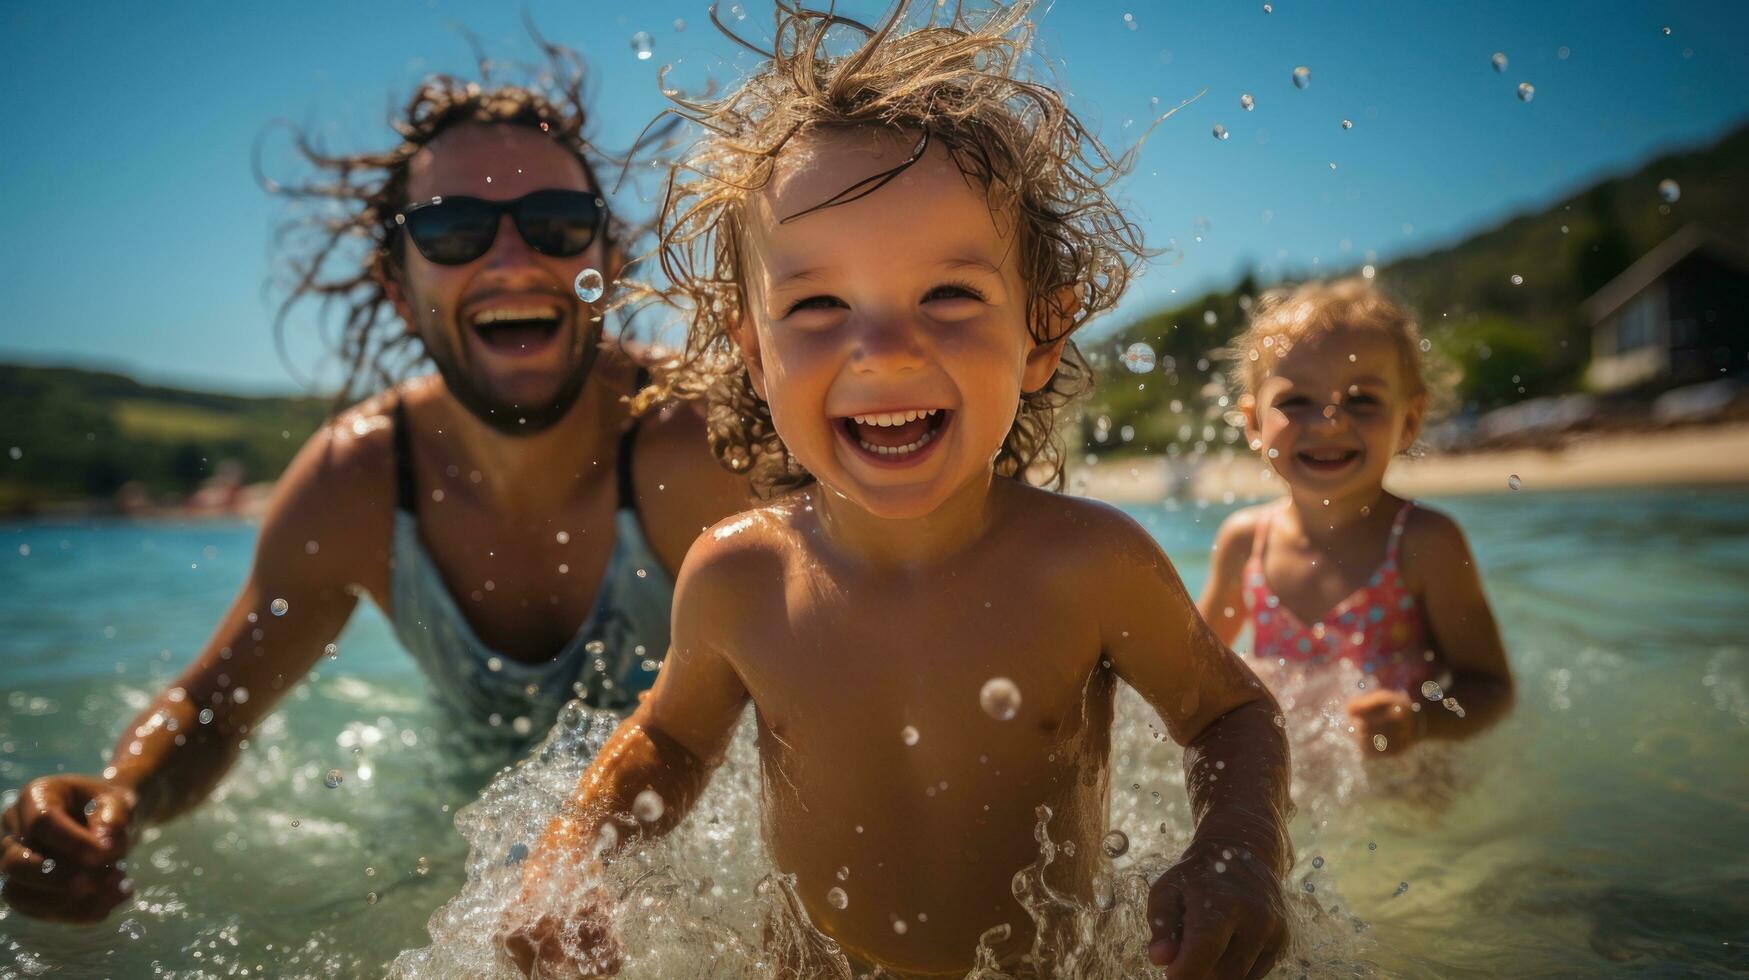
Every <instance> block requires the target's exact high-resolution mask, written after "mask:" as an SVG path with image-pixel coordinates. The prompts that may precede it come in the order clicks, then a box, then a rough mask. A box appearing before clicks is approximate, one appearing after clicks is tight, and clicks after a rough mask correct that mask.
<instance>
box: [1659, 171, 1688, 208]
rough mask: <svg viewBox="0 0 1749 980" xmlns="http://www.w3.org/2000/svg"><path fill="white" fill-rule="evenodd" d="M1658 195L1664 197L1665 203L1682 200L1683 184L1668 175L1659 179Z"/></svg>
mask: <svg viewBox="0 0 1749 980" xmlns="http://www.w3.org/2000/svg"><path fill="white" fill-rule="evenodd" d="M1658 196H1659V197H1660V198H1663V200H1664V203H1665V204H1675V203H1676V202H1677V201H1680V200H1682V185H1680V184H1678V183H1677V182H1676V181H1674V180H1671V179H1670V178H1668V177H1666V178H1664V179H1663V180H1660V181H1658Z"/></svg>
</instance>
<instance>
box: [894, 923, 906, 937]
mask: <svg viewBox="0 0 1749 980" xmlns="http://www.w3.org/2000/svg"><path fill="white" fill-rule="evenodd" d="M909 928H910V927H909V926H907V925H905V920H904V919H894V920H893V931H894V932H896V933H898V934H899V935H901V936H903V935H904V934H905V930H906V929H909Z"/></svg>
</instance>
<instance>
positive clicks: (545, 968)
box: [498, 885, 625, 980]
mask: <svg viewBox="0 0 1749 980" xmlns="http://www.w3.org/2000/svg"><path fill="white" fill-rule="evenodd" d="M518 905H522V903H521V902H519V903H518ZM523 907H524V908H526V906H523ZM498 930H499V931H498V944H499V945H500V946H502V947H503V948H504V951H505V952H506V953H509V954H510V958H511V960H512V961H514V962H515V963H516V967H517V969H519V970H521V971H522V973H523V975H524V976H528V977H540V978H542V980H546V978H549V977H563V978H566V980H571V978H584V977H611V976H614V975H616V974H618V973H619V969H620V967H621V966H622V965H624V962H625V947H624V946H622V945H621V944H620V941H619V937H618V936H616V935H614V932H613V920H612V909H611V898H610V897H609V895H608V894H607V889H605V888H603V887H601V886H600V885H595V886H591V887H589V888H587V889H586V890H584V891H583V892H582V893H581V894H579V895H577V896H576V898H575V904H574V905H573V907H572V908H571V911H570V912H568V913H566V914H563V915H560V914H558V913H556V912H544V913H541V914H540V916H539V917H537V918H535V919H534V920H533V921H530V920H529V919H528V918H527V917H526V916H515V915H513V914H512V913H510V912H507V913H506V914H505V916H504V918H503V919H501V920H500V922H499V927H498ZM568 950H577V951H578V952H579V954H580V955H572V953H571V952H569V951H568Z"/></svg>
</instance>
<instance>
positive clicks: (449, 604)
mask: <svg viewBox="0 0 1749 980" xmlns="http://www.w3.org/2000/svg"><path fill="white" fill-rule="evenodd" d="M636 434H637V426H636V425H635V424H634V425H633V427H632V428H630V429H628V430H627V431H626V433H625V435H624V436H622V437H621V439H620V446H619V461H618V467H617V470H618V471H617V474H616V476H617V483H618V493H619V500H618V506H617V508H616V509H615V511H614V544H613V553H612V554H611V555H609V556H608V559H607V570H606V572H605V574H604V575H603V576H602V580H601V588H600V590H599V591H598V592H597V593H596V595H595V604H594V606H593V607H591V609H590V611H589V615H588V616H587V617H585V618H584V620H583V625H582V626H580V627H578V629H577V633H576V635H575V636H573V637H571V640H570V642H569V643H566V644H565V646H564V648H563V649H561V650H560V651H559V652H558V654H557V655H556V656H554V657H553V659H551V660H548V661H544V662H542V663H534V664H530V663H522V662H519V661H516V660H513V659H511V658H510V657H506V656H503V655H502V654H499V653H498V652H497V651H495V650H493V649H492V648H491V647H489V646H487V645H486V644H485V643H484V642H482V641H481V640H480V638H479V637H478V636H477V635H475V633H474V629H473V626H472V625H471V624H469V623H468V621H467V618H466V617H464V616H463V615H462V612H461V609H460V607H458V606H457V605H456V601H455V597H454V596H452V595H450V592H449V588H448V586H447V585H446V584H445V583H444V581H443V576H442V575H441V574H439V572H438V570H437V565H436V563H435V562H433V561H432V559H431V555H430V553H429V552H427V551H426V549H425V543H424V542H423V541H422V540H421V539H420V537H419V522H418V517H417V511H416V509H415V504H416V503H417V500H418V495H417V489H416V487H415V486H414V478H413V460H412V445H411V435H410V432H409V429H408V425H407V416H406V412H405V410H404V409H403V408H402V406H401V405H400V404H399V403H396V405H395V433H394V445H395V473H396V489H397V497H398V500H397V502H396V507H395V528H394V543H393V548H394V552H393V562H392V566H391V569H390V573H389V576H390V594H391V598H392V601H393V607H392V608H391V609H390V610H389V613H390V615H389V618H390V620H391V621H392V624H393V626H394V630H395V635H396V637H397V638H399V639H400V641H401V645H402V646H403V647H405V648H406V650H407V652H408V653H409V654H411V655H412V657H413V660H414V661H415V662H416V663H417V664H418V665H419V669H420V670H421V671H422V672H423V673H424V674H425V679H426V681H427V684H428V686H429V688H430V690H431V693H432V696H433V698H434V699H435V700H436V701H437V702H438V704H439V705H441V706H443V707H444V708H446V709H449V713H451V714H452V715H454V716H455V720H456V722H457V723H458V725H460V726H463V727H468V728H472V729H475V730H476V733H477V734H479V735H481V736H483V737H488V738H489V737H491V736H493V735H497V736H499V737H501V738H503V739H504V740H506V741H511V742H526V741H529V740H531V739H534V738H539V737H541V736H543V735H545V734H546V732H547V730H548V729H549V728H551V727H552V725H553V722H554V719H556V718H557V716H558V713H559V709H560V708H561V707H562V706H564V704H565V702H567V701H569V700H570V699H571V698H573V697H581V698H582V699H583V700H584V701H585V702H586V703H587V704H589V705H590V706H591V707H595V708H603V709H606V710H609V711H614V712H617V713H619V714H621V715H624V714H627V713H629V712H630V711H631V710H632V708H634V707H636V706H637V696H638V694H639V692H642V691H646V690H648V689H649V688H650V686H651V685H652V684H654V683H655V682H656V668H657V666H658V662H659V661H660V660H661V659H662V658H663V657H664V656H666V655H667V653H668V627H669V618H668V615H669V607H670V606H671V605H672V603H673V600H674V582H673V580H672V579H670V578H669V576H668V572H667V571H666V570H665V569H664V568H663V567H662V563H661V562H660V561H658V560H657V558H656V555H655V553H654V552H653V551H651V549H650V545H649V542H648V541H647V540H645V537H644V529H643V527H642V525H641V524H640V523H639V521H638V512H637V507H636V505H635V502H634V501H635V498H634V496H633V492H632V489H633V488H632V465H631V464H632V443H633V438H634V437H635V436H636Z"/></svg>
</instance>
